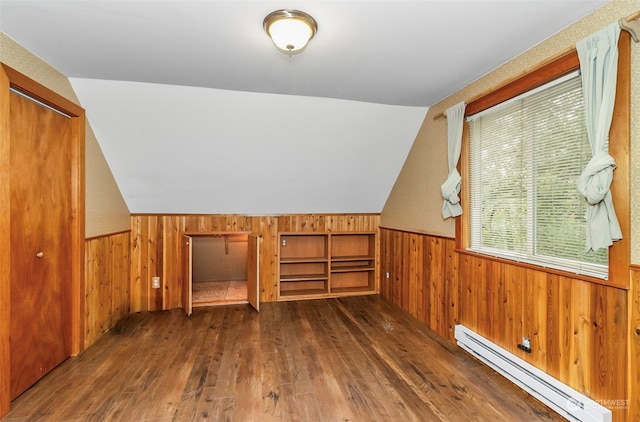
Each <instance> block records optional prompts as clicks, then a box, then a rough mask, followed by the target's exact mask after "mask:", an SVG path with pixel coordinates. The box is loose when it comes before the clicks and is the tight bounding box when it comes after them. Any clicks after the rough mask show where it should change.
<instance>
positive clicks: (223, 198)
mask: <svg viewBox="0 0 640 422" xmlns="http://www.w3.org/2000/svg"><path fill="white" fill-rule="evenodd" d="M604 3H607V1H605V0H529V1H527V0H468V1H456V0H438V1H436V0H434V1H430V0H413V1H394V0H385V1H363V0H346V1H302V0H293V1H287V2H277V1H271V0H269V1H242V0H235V1H216V0H199V1H179V0H168V1H167V0H165V1H152V0H140V1H132V0H129V1H116V0H45V1H41V0H29V1H25V0H18V1H15V0H0V30H1V31H2V32H4V33H5V34H7V35H8V36H9V37H11V38H13V39H14V40H16V41H17V42H18V43H20V44H21V45H22V46H24V47H25V48H27V49H29V50H30V51H32V52H33V53H34V54H36V55H37V56H39V57H41V58H42V59H43V60H45V61H46V62H47V63H49V64H50V65H52V66H53V67H55V68H57V69H58V70H60V71H61V72H62V73H63V74H65V75H66V76H68V77H69V78H70V80H71V83H72V85H73V87H74V89H75V90H76V92H77V95H78V97H79V99H80V102H81V104H82V106H83V107H84V108H85V109H86V110H87V117H88V120H89V123H90V124H91V126H92V128H93V130H94V132H95V133H96V136H97V138H98V141H99V143H100V146H101V148H102V149H103V151H104V154H105V157H106V159H107V162H108V163H109V166H110V167H111V169H112V171H113V173H114V176H115V178H116V181H117V183H118V185H119V187H120V189H121V191H122V193H123V196H124V198H125V201H126V202H127V204H128V206H129V209H130V211H131V212H133V213H147V212H150V213H244V214H277V213H297V212H301V213H302V212H380V211H381V210H382V207H383V205H384V202H385V200H386V199H387V196H388V194H389V192H390V190H391V188H392V186H393V183H394V182H395V179H396V177H397V175H398V173H399V171H400V169H401V167H402V164H403V162H404V160H405V158H406V156H407V153H408V151H409V149H410V147H411V144H412V143H413V140H414V138H415V135H416V133H417V131H418V129H419V127H420V125H421V123H422V120H423V118H424V116H425V114H426V111H427V109H428V107H429V106H430V105H432V104H434V103H436V102H437V101H439V100H440V99H442V98H444V97H446V96H447V95H449V94H451V93H453V92H455V91H457V90H458V89H460V88H461V87H463V86H465V85H467V84H468V83H469V82H471V81H473V80H475V79H477V78H478V77H480V76H481V75H483V74H485V73H487V72H489V71H491V70H492V69H494V68H495V67H497V66H499V65H500V64H502V63H504V62H505V61H507V60H509V59H510V58H512V57H514V56H516V55H517V54H519V53H521V52H523V51H525V50H527V49H528V48H530V47H532V46H533V45H535V44H537V43H539V42H540V41H542V40H544V39H546V38H548V37H549V36H550V35H552V34H554V33H556V32H557V31H559V30H560V29H562V28H564V27H566V26H568V25H569V24H571V23H573V22H575V21H577V20H578V19H580V18H581V17H583V16H585V15H587V14H589V13H590V12H592V11H593V10H595V9H596V8H598V7H600V6H601V5H603V4H604ZM281 8H294V9H300V10H304V11H305V12H307V13H309V14H311V15H312V16H314V18H315V19H316V20H317V21H318V27H319V29H318V33H317V35H316V37H315V38H314V39H313V40H312V41H311V43H310V44H309V46H308V47H307V49H306V50H305V51H304V52H303V53H302V54H301V55H299V56H293V57H291V58H289V57H287V56H286V55H283V54H281V53H279V52H278V51H277V50H276V49H275V48H274V47H273V45H272V44H271V42H270V40H269V39H268V38H267V37H266V35H265V33H264V31H263V29H262V19H263V18H264V16H266V15H267V14H268V13H269V12H271V11H273V10H277V9H281ZM425 165H429V163H425Z"/></svg>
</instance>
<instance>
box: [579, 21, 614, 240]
mask: <svg viewBox="0 0 640 422" xmlns="http://www.w3.org/2000/svg"><path fill="white" fill-rule="evenodd" d="M619 36H620V25H619V24H618V23H617V22H615V23H613V24H611V25H609V26H608V27H606V28H604V29H602V30H600V31H598V32H596V33H594V34H592V35H591V36H589V37H587V38H585V39H583V40H581V41H579V42H578V43H577V44H576V49H577V50H578V58H579V59H580V71H581V72H582V90H583V94H584V103H585V111H586V122H587V133H588V135H589V143H590V144H591V152H592V154H593V157H592V158H591V161H589V164H587V167H586V168H585V169H584V171H583V173H582V174H581V175H580V177H579V178H578V180H577V186H578V190H579V191H580V193H581V194H582V195H583V196H584V197H585V198H586V199H587V202H588V203H589V208H588V209H587V245H586V247H587V251H593V250H597V249H600V248H607V247H609V246H611V245H612V244H613V241H615V240H620V239H622V231H621V230H620V224H619V223H618V218H617V217H616V213H615V210H614V208H613V201H612V198H611V191H610V190H609V187H610V186H611V181H612V180H613V170H614V169H615V168H616V163H615V161H614V160H613V158H612V157H611V156H610V155H609V128H610V127H611V118H612V116H613V105H614V102H615V96H616V80H617V72H618V38H619Z"/></svg>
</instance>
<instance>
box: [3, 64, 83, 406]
mask: <svg viewBox="0 0 640 422" xmlns="http://www.w3.org/2000/svg"><path fill="white" fill-rule="evenodd" d="M11 89H14V90H16V91H19V92H20V93H23V94H25V95H27V96H28V97H31V98H33V99H35V100H37V101H39V102H41V103H43V104H44V105H46V106H48V107H51V108H53V109H55V110H58V111H60V112H62V113H64V114H66V115H67V116H69V117H70V119H71V126H72V145H73V146H72V148H73V151H72V159H71V163H70V166H71V178H72V186H71V211H72V212H71V214H72V215H71V219H72V222H71V230H72V241H71V262H72V268H71V280H69V283H70V284H71V289H70V290H71V296H72V297H71V309H70V321H71V325H72V326H71V354H72V355H77V354H78V353H80V352H81V351H82V350H83V349H84V338H83V335H84V307H85V306H84V300H83V298H84V290H85V286H84V260H85V256H84V241H85V185H84V180H85V178H84V176H85V175H84V173H85V112H84V109H83V108H82V107H80V106H79V105H77V104H75V103H74V102H72V101H70V100H68V99H66V98H65V97H63V96H61V95H59V94H57V93H56V92H54V91H52V90H50V89H49V88H47V87H45V86H43V85H41V84H39V83H38V82H36V81H34V80H32V79H30V78H29V77H27V76H25V75H23V74H21V73H20V72H18V71H16V70H15V69H13V68H11V67H9V66H7V65H6V64H4V63H0V168H3V169H9V168H10V165H11V163H10V143H11V133H10V122H9V118H10V90H11ZM0 201H1V202H2V203H4V204H11V180H10V177H9V172H8V171H3V172H0ZM10 231H11V210H10V209H9V207H8V206H7V207H3V208H2V209H1V210H0V233H3V236H1V237H0V250H2V251H6V252H5V253H2V254H0V373H2V376H1V377H0V418H1V417H3V416H4V415H6V414H7V413H8V412H9V410H10V407H11V399H10V377H9V376H8V375H7V374H9V371H10V366H11V360H10V355H9V353H10V343H9V334H10V329H11V327H10V317H11V290H10V282H11V255H10V252H11V236H10V235H8V234H9V233H10Z"/></svg>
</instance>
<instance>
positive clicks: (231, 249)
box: [191, 233, 248, 307]
mask: <svg viewBox="0 0 640 422" xmlns="http://www.w3.org/2000/svg"><path fill="white" fill-rule="evenodd" d="M191 241H192V248H193V251H192V287H191V289H192V306H193V307H201V306H216V305H229V304H238V303H248V293H247V257H248V255H247V246H248V234H246V233H221V234H207V235H199V236H192V238H191Z"/></svg>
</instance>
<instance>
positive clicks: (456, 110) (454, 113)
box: [440, 102, 466, 218]
mask: <svg viewBox="0 0 640 422" xmlns="http://www.w3.org/2000/svg"><path fill="white" fill-rule="evenodd" d="M465 107H466V106H465V103H464V102H462V103H460V104H456V105H454V106H453V107H450V108H448V109H447V111H446V112H445V115H446V116H447V128H448V133H447V138H448V162H449V176H448V177H447V180H446V181H445V182H444V183H443V184H442V186H441V187H440V189H441V190H442V198H443V199H444V203H443V205H442V216H443V217H444V218H449V217H457V216H459V215H462V207H461V206H460V196H459V193H460V183H461V181H462V177H460V173H458V169H457V168H456V167H457V166H458V160H459V159H460V149H461V147H462V123H463V121H464V108H465Z"/></svg>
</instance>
